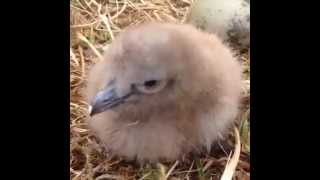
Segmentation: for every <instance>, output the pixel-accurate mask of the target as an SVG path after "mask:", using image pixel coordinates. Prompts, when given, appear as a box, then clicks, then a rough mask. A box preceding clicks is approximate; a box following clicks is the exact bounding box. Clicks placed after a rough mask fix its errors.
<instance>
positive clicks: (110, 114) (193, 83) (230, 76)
mask: <svg viewBox="0 0 320 180" xmlns="http://www.w3.org/2000/svg"><path fill="white" fill-rule="evenodd" d="M240 82H241V71H240V66H239V64H238V62H237V61H236V60H235V58H234V57H233V55H232V53H231V51H230V50H229V48H228V47H226V46H225V45H224V44H223V43H222V41H221V40H220V39H218V38H217V36H215V35H212V34H207V33H204V32H201V31H199V30H197V29H196V28H194V27H193V26H191V25H178V24H165V23H147V24H143V25H138V26H135V27H130V28H128V29H126V30H125V31H124V32H123V33H120V34H119V35H118V36H117V37H116V39H115V40H114V41H113V42H112V44H111V45H110V46H109V48H108V49H107V51H106V52H105V54H104V57H103V60H102V61H100V62H98V63H97V64H95V65H94V67H93V68H92V70H91V72H90V75H89V79H88V85H87V88H86V94H87V98H88V99H87V100H88V102H89V103H90V105H91V119H90V120H89V121H88V123H89V125H90V127H91V129H92V130H93V132H94V133H95V134H96V135H97V137H98V138H99V139H100V140H101V142H102V143H103V144H104V146H105V148H106V149H107V150H108V151H109V152H111V153H113V154H115V155H118V156H122V157H124V158H126V159H127V160H135V159H136V160H138V161H140V162H145V161H149V162H157V161H161V160H165V161H173V160H176V159H179V158H180V157H181V156H182V155H184V154H185V153H190V152H200V151H201V150H202V149H203V148H206V149H207V150H209V149H210V147H211V145H212V143H213V142H214V141H215V140H217V138H218V136H219V134H222V133H224V132H225V131H226V129H227V128H228V126H229V125H231V123H232V122H233V120H234V119H235V117H236V114H237V111H238V105H239V100H240Z"/></svg>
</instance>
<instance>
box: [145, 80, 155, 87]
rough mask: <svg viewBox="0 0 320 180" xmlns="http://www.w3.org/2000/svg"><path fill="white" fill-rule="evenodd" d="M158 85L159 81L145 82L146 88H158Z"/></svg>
mask: <svg viewBox="0 0 320 180" xmlns="http://www.w3.org/2000/svg"><path fill="white" fill-rule="evenodd" d="M157 84H158V81H157V80H150V81H146V82H144V84H143V85H144V86H146V87H147V88H151V87H153V86H156V85H157Z"/></svg>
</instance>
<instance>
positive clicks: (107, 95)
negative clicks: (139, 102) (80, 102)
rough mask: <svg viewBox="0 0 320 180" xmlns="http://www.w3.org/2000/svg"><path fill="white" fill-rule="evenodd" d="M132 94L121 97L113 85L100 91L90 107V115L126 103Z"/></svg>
mask: <svg viewBox="0 0 320 180" xmlns="http://www.w3.org/2000/svg"><path fill="white" fill-rule="evenodd" d="M130 95H131V93H128V94H127V95H125V96H122V97H119V96H118V95H117V93H116V90H115V88H114V87H113V86H111V87H107V88H106V89H104V90H102V91H99V92H98V93H97V95H96V96H95V97H94V99H93V101H92V102H91V107H90V108H89V109H90V110H89V111H90V112H89V113H90V116H93V115H96V114H99V113H102V112H104V111H107V110H109V109H112V108H114V107H116V106H118V105H120V104H122V103H124V102H125V100H126V99H127V98H128V97H129V96H130Z"/></svg>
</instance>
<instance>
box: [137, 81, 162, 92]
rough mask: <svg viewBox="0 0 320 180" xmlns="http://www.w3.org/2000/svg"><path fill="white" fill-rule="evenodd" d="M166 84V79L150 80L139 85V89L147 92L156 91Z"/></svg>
mask: <svg viewBox="0 0 320 180" xmlns="http://www.w3.org/2000/svg"><path fill="white" fill-rule="evenodd" d="M165 85H166V82H165V81H162V80H148V81H145V82H144V83H143V84H141V85H138V86H137V89H138V90H139V91H140V92H142V93H145V94H151V93H156V92H159V91H160V90H162V89H163V88H164V87H165Z"/></svg>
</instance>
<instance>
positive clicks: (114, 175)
mask: <svg viewBox="0 0 320 180" xmlns="http://www.w3.org/2000/svg"><path fill="white" fill-rule="evenodd" d="M192 3H193V0H71V5H70V11H71V13H70V19H71V24H70V29H71V36H70V37H71V45H70V66H71V67H70V75H71V84H70V88H71V102H70V111H71V117H70V137H71V143H70V149H71V150H70V166H71V167H70V179H73V180H75V179H97V180H99V179H100V180H102V179H161V180H164V179H219V178H220V177H221V174H222V173H223V171H224V169H225V166H226V163H227V161H228V156H229V155H230V152H231V151H232V150H233V149H234V144H235V141H234V135H233V133H232V131H230V137H228V138H226V139H225V140H224V141H222V142H220V143H218V144H217V145H216V147H215V148H213V152H212V153H209V154H203V155H201V156H200V157H192V158H191V157H189V158H187V157H186V158H185V159H184V161H182V162H179V161H176V162H173V163H169V164H159V165H158V166H155V167H152V166H150V165H146V166H144V167H139V166H137V165H135V164H132V163H126V162H124V161H122V160H121V159H115V158H112V157H109V156H108V155H106V154H105V153H104V152H103V150H102V149H101V148H100V147H99V145H98V143H97V140H96V139H95V138H94V137H93V136H92V135H91V134H90V131H89V129H88V127H87V125H86V124H85V118H88V115H87V104H86V102H84V100H83V97H82V96H81V90H82V89H83V88H84V87H85V84H86V74H87V72H88V69H89V68H90V66H91V65H92V64H94V63H95V62H97V61H99V58H100V57H101V54H102V52H103V49H104V47H107V45H108V44H109V43H110V42H111V41H112V39H113V38H114V37H115V36H116V35H117V34H118V33H119V32H121V31H122V29H124V28H125V27H127V26H130V25H133V24H138V23H141V22H145V21H163V22H175V23H183V22H184V21H185V19H186V14H187V13H186V12H187V11H188V9H189V7H190V5H191V4H192ZM239 60H240V61H241V63H242V65H243V69H244V73H243V77H244V79H245V81H244V85H245V86H244V89H243V94H244V98H243V104H244V105H243V107H242V111H241V113H240V114H239V121H238V127H239V132H240V137H241V143H242V145H241V154H240V160H239V161H238V164H237V167H236V169H235V172H234V179H239V180H240V179H241V180H243V179H249V177H250V170H249V168H250V164H249V160H250V151H249V150H250V141H249V138H250V129H249V124H250V120H249V114H250V111H249V106H250V105H249V100H250V79H249V73H250V72H249V66H250V61H249V58H248V55H247V53H243V54H241V55H240V58H239Z"/></svg>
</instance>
